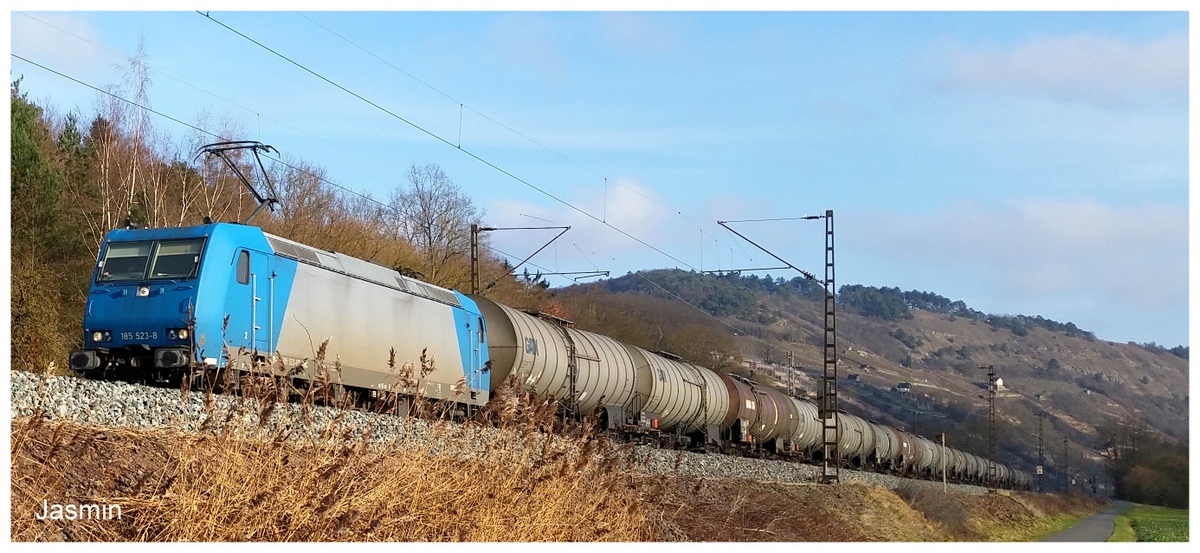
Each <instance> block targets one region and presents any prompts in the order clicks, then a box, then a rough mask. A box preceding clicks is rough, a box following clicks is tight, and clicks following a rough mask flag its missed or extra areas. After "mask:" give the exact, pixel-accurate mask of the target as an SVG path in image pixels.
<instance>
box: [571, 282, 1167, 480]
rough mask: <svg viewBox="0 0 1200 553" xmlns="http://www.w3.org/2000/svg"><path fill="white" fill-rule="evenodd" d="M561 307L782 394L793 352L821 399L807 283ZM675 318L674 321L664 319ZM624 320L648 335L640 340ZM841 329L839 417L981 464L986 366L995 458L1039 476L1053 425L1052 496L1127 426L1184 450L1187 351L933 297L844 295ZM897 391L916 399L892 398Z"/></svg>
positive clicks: (743, 285)
mask: <svg viewBox="0 0 1200 553" xmlns="http://www.w3.org/2000/svg"><path fill="white" fill-rule="evenodd" d="M554 293H555V301H556V302H557V303H558V304H560V305H561V307H562V309H563V314H564V315H566V317H567V318H569V319H572V320H575V321H576V323H577V324H578V325H579V326H580V328H585V329H591V330H595V331H597V332H603V333H614V332H618V331H619V333H620V334H622V339H625V340H629V341H633V342H635V343H638V345H642V346H644V347H651V348H653V349H667V350H671V351H673V352H674V353H677V354H680V355H683V356H684V357H685V358H688V359H691V360H693V361H695V362H697V363H699V364H703V365H706V366H714V365H719V366H718V367H717V368H719V369H724V370H730V371H739V372H742V373H743V374H747V375H750V376H752V377H753V378H755V379H756V380H757V381H759V382H761V383H764V384H773V385H776V386H779V387H781V388H783V389H786V386H787V384H786V382H787V376H786V374H787V372H786V359H787V358H786V352H787V351H792V352H794V354H795V365H796V366H797V367H799V370H798V371H797V373H796V376H795V378H796V384H797V386H798V387H799V388H801V389H802V390H801V391H800V392H799V393H807V392H808V391H810V390H815V389H817V386H816V380H815V379H819V378H820V373H821V369H820V367H821V363H822V357H821V351H822V348H821V346H822V324H823V323H822V316H821V303H820V299H821V298H822V297H823V296H822V294H823V292H822V289H821V288H820V287H819V286H818V285H816V284H814V283H812V282H810V281H805V280H803V279H800V278H796V279H792V280H791V281H784V280H782V279H774V280H772V279H769V278H763V279H760V278H757V277H753V276H750V277H740V276H737V275H725V276H711V275H700V274H697V273H689V272H686V271H678V270H658V271H650V272H647V273H645V274H637V273H633V274H628V275H625V276H623V277H619V278H615V279H610V280H605V281H601V282H598V283H593V284H589V285H577V286H572V287H569V288H564V289H557V290H554ZM672 295H677V296H679V297H681V298H683V299H685V300H687V301H688V302H689V303H691V304H692V305H695V306H697V307H699V308H701V309H703V310H704V311H705V312H707V315H706V314H704V313H700V312H698V311H697V310H696V309H693V308H691V307H688V306H687V305H684V304H683V303H682V302H680V301H677V300H673V299H669V298H671V297H672ZM668 305H670V306H671V307H669V309H670V310H671V312H672V313H674V315H667V314H662V315H660V314H659V309H660V308H663V307H665V306H668ZM633 306H641V307H640V310H639V309H638V308H635V307H633ZM605 307H608V309H607V310H606V309H605ZM598 312H609V313H611V312H619V313H621V314H622V315H621V316H620V317H616V316H613V315H611V314H610V315H607V316H604V315H597V313H598ZM708 315H712V317H709V316H708ZM714 318H715V319H714ZM658 320H661V321H663V322H664V323H666V322H668V321H674V322H675V323H676V325H675V326H686V327H689V328H691V330H690V331H689V332H688V333H685V334H691V335H693V337H694V335H697V334H700V333H705V334H708V335H714V336H719V337H720V338H719V339H717V340H714V341H711V342H709V344H708V345H709V346H710V347H708V348H707V349H705V348H704V347H703V346H693V345H690V344H688V341H687V340H684V339H681V337H679V336H677V335H672V334H671V331H669V330H663V329H664V328H669V327H670V326H671V325H669V324H658V323H657V322H656V321H658ZM622 321H625V322H634V323H636V325H635V326H638V327H639V328H640V331H639V330H634V331H633V332H630V331H629V329H628V328H626V327H623V326H622ZM837 323H838V355H839V364H838V366H839V374H840V375H841V377H842V379H843V380H842V381H841V383H840V387H839V390H840V391H841V394H842V396H841V397H842V406H843V408H844V409H845V410H847V411H850V412H853V413H855V414H859V415H860V416H864V417H869V418H872V419H875V420H880V421H883V422H886V423H888V424H892V425H894V426H897V427H900V428H906V429H915V431H916V432H917V433H920V434H923V435H926V436H932V435H935V434H938V433H941V432H946V433H947V434H948V436H949V437H948V439H949V440H950V441H951V443H952V444H956V447H961V448H962V449H964V450H966V451H970V452H972V453H976V454H980V455H984V454H986V453H987V422H988V421H987V418H988V417H987V415H988V412H987V402H986V400H985V399H982V396H983V395H984V394H985V392H986V390H985V386H986V382H987V376H986V370H981V369H980V367H981V366H983V365H992V366H993V367H995V370H996V373H997V374H998V375H999V377H1000V378H1001V379H1002V381H1003V383H1004V388H1005V389H1003V390H1001V392H1000V399H998V400H997V418H998V423H997V444H998V449H999V456H1000V459H999V460H1000V461H1001V462H1005V463H1013V464H1014V465H1016V466H1018V467H1021V468H1024V469H1026V470H1029V471H1030V472H1031V473H1032V472H1033V469H1034V467H1035V466H1036V465H1037V438H1038V413H1039V412H1045V413H1046V419H1045V423H1044V428H1043V444H1044V451H1045V455H1046V459H1047V460H1046V463H1045V464H1046V466H1047V471H1048V472H1047V474H1048V476H1047V477H1046V481H1045V485H1046V487H1047V489H1053V487H1054V486H1055V485H1056V481H1055V478H1057V471H1058V469H1057V464H1058V463H1057V460H1058V459H1060V458H1061V457H1062V452H1063V440H1064V439H1067V440H1068V443H1069V446H1068V451H1069V453H1070V457H1071V459H1070V465H1071V472H1072V474H1074V473H1075V472H1076V471H1077V470H1079V469H1080V468H1082V470H1083V472H1084V473H1085V474H1087V475H1097V476H1098V475H1101V474H1103V472H1104V471H1103V466H1102V465H1103V462H1104V460H1105V455H1107V454H1108V453H1109V451H1108V446H1110V445H1111V444H1112V442H1113V439H1112V435H1113V433H1115V432H1118V431H1119V428H1118V426H1117V423H1118V422H1120V423H1122V424H1130V425H1134V426H1140V425H1142V424H1144V425H1145V427H1146V428H1147V429H1149V431H1150V432H1151V433H1153V434H1160V435H1162V436H1165V437H1168V438H1169V439H1171V440H1175V441H1179V442H1181V443H1183V444H1186V443H1187V439H1188V437H1187V436H1188V400H1189V398H1188V391H1187V390H1188V361H1187V359H1186V358H1184V357H1181V355H1182V356H1186V355H1187V350H1186V348H1177V349H1175V350H1167V349H1164V348H1160V347H1155V346H1153V345H1150V346H1143V345H1137V344H1120V343H1113V342H1108V341H1105V340H1102V339H1099V338H1097V337H1095V336H1094V335H1092V333H1090V332H1087V331H1086V330H1083V329H1079V328H1077V327H1076V326H1075V325H1073V324H1070V323H1058V322H1056V321H1050V320H1047V319H1043V318H1041V317H1036V316H1033V317H1026V316H996V315H988V314H984V313H980V312H978V311H974V310H972V309H970V308H969V307H967V306H966V305H965V304H963V303H962V302H954V301H950V300H948V299H947V298H942V297H941V296H937V295H936V294H929V293H924V292H903V293H902V292H900V291H899V290H898V289H886V288H885V289H874V288H865V287H859V286H844V287H842V288H841V289H840V290H839V304H838V314H837ZM689 346H690V347H689ZM685 350H686V351H685ZM1172 351H1174V353H1172ZM700 352H707V354H705V353H700ZM851 378H855V379H857V380H850V379H851ZM902 382H904V383H909V384H910V385H911V392H908V393H901V392H899V391H896V386H897V385H898V384H900V383H902ZM1139 421H1140V422H1139ZM1098 484H1099V485H1100V486H1103V485H1104V484H1105V483H1104V482H1103V480H1101V481H1100V482H1098ZM1109 485H1111V483H1109Z"/></svg>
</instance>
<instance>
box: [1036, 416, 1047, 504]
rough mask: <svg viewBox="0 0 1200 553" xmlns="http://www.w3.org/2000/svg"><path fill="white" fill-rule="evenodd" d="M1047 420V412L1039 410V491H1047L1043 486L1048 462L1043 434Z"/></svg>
mask: <svg viewBox="0 0 1200 553" xmlns="http://www.w3.org/2000/svg"><path fill="white" fill-rule="evenodd" d="M1045 420H1046V413H1044V412H1039V413H1038V464H1037V477H1038V493H1046V489H1045V488H1044V487H1042V473H1043V472H1045V470H1046V469H1045V468H1044V465H1045V464H1046V457H1045V455H1044V452H1043V449H1042V436H1043V435H1042V422H1043V421H1045Z"/></svg>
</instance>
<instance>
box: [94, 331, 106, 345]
mask: <svg viewBox="0 0 1200 553" xmlns="http://www.w3.org/2000/svg"><path fill="white" fill-rule="evenodd" d="M92 341H93V342H102V341H104V333H103V332H100V331H99V330H97V331H95V332H93V333H92Z"/></svg>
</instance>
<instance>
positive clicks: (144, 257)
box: [96, 238, 204, 282]
mask: <svg viewBox="0 0 1200 553" xmlns="http://www.w3.org/2000/svg"><path fill="white" fill-rule="evenodd" d="M203 248H204V239H203V238H195V239H190V240H152V241H144V242H110V243H109V244H108V249H107V250H106V251H105V253H104V259H102V260H100V274H99V275H98V276H97V277H96V282H120V281H127V280H157V279H161V280H166V279H185V278H191V277H193V276H195V275H196V268H197V267H198V266H199V265H200V252H201V250H203Z"/></svg>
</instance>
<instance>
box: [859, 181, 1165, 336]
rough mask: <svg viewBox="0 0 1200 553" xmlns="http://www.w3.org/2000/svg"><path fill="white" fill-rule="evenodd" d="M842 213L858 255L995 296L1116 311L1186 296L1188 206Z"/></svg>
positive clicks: (1058, 204)
mask: <svg viewBox="0 0 1200 553" xmlns="http://www.w3.org/2000/svg"><path fill="white" fill-rule="evenodd" d="M856 219H857V221H856ZM843 220H845V221H846V222H844V223H843V224H842V226H841V228H842V229H845V230H843V231H842V232H844V234H843V236H846V238H845V240H846V243H847V246H846V247H848V248H852V249H853V250H857V251H856V254H855V255H860V256H861V255H867V256H875V257H878V258H880V259H883V260H884V262H885V263H890V264H892V266H895V267H903V268H904V269H905V270H908V271H919V272H934V273H941V274H943V275H948V278H950V279H958V280H961V281H972V282H973V283H974V284H975V285H976V286H978V287H980V288H982V289H984V290H986V291H987V294H988V295H989V296H991V297H992V298H993V299H997V303H1005V302H1007V303H1009V304H1012V305H1016V304H1017V303H1018V302H1020V303H1021V304H1028V303H1029V302H1034V303H1037V302H1043V303H1045V302H1053V303H1057V304H1066V303H1071V304H1075V305H1090V306H1095V307H1106V306H1107V307H1111V308H1113V309H1114V312H1113V316H1114V317H1118V316H1120V312H1119V310H1120V309H1133V310H1144V309H1158V308H1170V307H1175V306H1177V305H1178V302H1180V301H1184V302H1186V298H1187V291H1188V280H1187V279H1188V249H1187V248H1188V215H1187V210H1186V208H1184V207H1179V206H1168V205H1145V206H1136V207H1113V206H1108V205H1104V204H1100V203H1097V202H1095V201H1091V200H1087V201H1079V202H1067V201H1058V200H1044V199H1037V200H1023V201H1018V202H1013V203H1008V204H1004V205H999V206H989V207H984V206H980V205H978V204H974V203H969V204H960V205H956V206H954V207H952V208H948V209H945V210H943V211H941V212H939V213H936V214H933V215H929V216H915V215H907V214H898V213H893V212H878V213H869V214H868V213H863V214H861V215H849V216H847V217H845V218H844V219H843ZM968 303H969V302H968Z"/></svg>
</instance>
